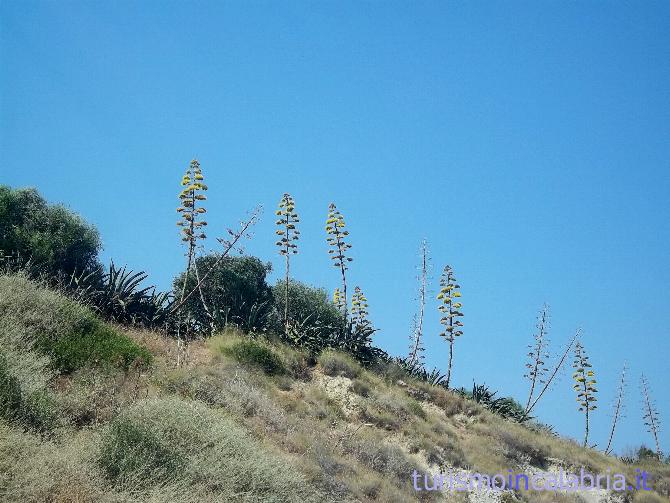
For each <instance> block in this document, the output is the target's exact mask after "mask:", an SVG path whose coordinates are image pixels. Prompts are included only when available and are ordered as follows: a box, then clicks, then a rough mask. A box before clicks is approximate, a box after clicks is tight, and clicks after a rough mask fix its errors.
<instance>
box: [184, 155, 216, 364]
mask: <svg viewBox="0 0 670 503" xmlns="http://www.w3.org/2000/svg"><path fill="white" fill-rule="evenodd" d="M204 180H205V177H204V175H203V174H202V169H201V168H200V163H199V162H198V161H197V160H196V159H193V160H192V161H191V163H190V164H189V167H188V168H187V169H186V172H185V173H184V176H183V177H182V180H181V186H182V187H183V189H182V190H181V192H180V193H179V202H180V205H179V207H178V208H177V213H179V215H180V219H179V221H178V222H177V225H178V226H179V227H181V232H180V234H181V240H182V242H183V243H184V244H185V245H186V257H187V265H186V274H185V275H184V284H183V286H182V290H181V296H180V302H183V301H184V298H185V296H186V286H187V283H188V279H189V275H190V274H191V271H192V270H193V272H195V277H196V284H197V285H198V292H199V294H200V300H201V302H202V305H203V308H204V309H205V312H206V313H207V316H208V317H209V319H210V327H211V328H213V326H214V325H213V316H212V313H211V312H210V310H209V308H208V307H207V303H206V302H205V297H204V295H203V293H202V288H200V285H201V281H200V274H199V272H198V266H197V264H196V252H197V249H198V242H200V241H202V240H204V239H205V238H206V237H207V235H206V234H205V232H204V227H205V226H207V221H206V220H205V219H204V214H205V213H207V209H206V208H205V207H204V206H203V205H204V201H206V200H207V196H206V195H205V192H206V191H207V185H206V184H205V182H204ZM177 344H178V345H179V347H178V356H177V364H180V363H181V349H183V348H182V346H183V344H184V341H183V340H182V334H181V323H179V328H178V334H177Z"/></svg>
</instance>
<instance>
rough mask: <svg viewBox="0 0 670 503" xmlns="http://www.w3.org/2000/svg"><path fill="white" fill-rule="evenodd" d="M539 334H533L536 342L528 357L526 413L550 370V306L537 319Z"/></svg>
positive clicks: (529, 347) (541, 311) (545, 306)
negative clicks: (537, 388) (548, 334)
mask: <svg viewBox="0 0 670 503" xmlns="http://www.w3.org/2000/svg"><path fill="white" fill-rule="evenodd" d="M536 326H537V332H535V334H533V338H534V339H535V342H534V343H533V344H531V345H529V346H528V349H529V350H530V351H529V353H528V357H529V359H530V361H529V362H528V363H526V368H527V369H528V373H527V374H526V375H525V376H524V377H526V378H527V379H528V380H529V381H530V390H529V391H528V401H527V402H526V407H525V408H524V411H525V412H528V409H529V408H530V404H531V400H532V399H533V393H534V392H535V387H536V385H537V384H544V383H546V382H547V381H546V374H547V372H549V369H548V368H547V367H546V366H545V365H546V364H547V363H546V362H547V361H548V360H549V353H548V351H547V346H548V345H549V340H548V339H547V332H548V331H549V306H547V304H545V305H544V306H543V307H542V309H541V310H540V314H539V316H538V318H537V325H536Z"/></svg>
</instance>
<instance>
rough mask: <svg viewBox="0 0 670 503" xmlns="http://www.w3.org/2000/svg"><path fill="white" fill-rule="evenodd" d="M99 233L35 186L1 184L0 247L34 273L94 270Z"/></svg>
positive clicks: (57, 275) (52, 274)
mask: <svg viewBox="0 0 670 503" xmlns="http://www.w3.org/2000/svg"><path fill="white" fill-rule="evenodd" d="M100 248H101V243H100V236H99V235H98V231H97V230H96V229H95V227H93V226H91V225H89V224H87V223H86V222H84V220H82V219H81V218H80V217H79V216H78V215H75V214H74V213H72V212H71V211H69V210H68V209H66V208H64V207H63V206H53V205H49V204H47V202H46V201H45V200H44V198H42V197H41V196H40V195H39V193H38V192H37V191H36V190H35V189H11V188H10V187H7V186H5V185H0V250H1V251H2V252H4V254H5V255H9V256H11V257H12V258H13V259H14V260H15V261H18V262H19V265H25V264H26V261H27V260H29V261H30V263H31V264H32V266H33V270H34V271H36V272H42V273H44V274H46V275H48V276H49V277H52V278H55V277H59V276H69V275H71V274H72V273H74V272H82V271H87V270H93V269H96V268H97V267H98V266H99V264H98V251H99V250H100Z"/></svg>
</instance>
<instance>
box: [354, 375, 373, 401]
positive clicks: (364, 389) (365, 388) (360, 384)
mask: <svg viewBox="0 0 670 503" xmlns="http://www.w3.org/2000/svg"><path fill="white" fill-rule="evenodd" d="M351 390H352V391H353V392H354V393H356V394H357V395H360V396H362V397H364V398H365V397H368V396H370V385H369V384H368V383H366V382H365V381H362V380H361V379H354V382H353V383H352V384H351Z"/></svg>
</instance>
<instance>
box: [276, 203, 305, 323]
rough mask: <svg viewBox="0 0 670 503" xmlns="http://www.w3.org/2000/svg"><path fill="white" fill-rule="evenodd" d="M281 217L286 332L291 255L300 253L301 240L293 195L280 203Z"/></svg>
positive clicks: (280, 240)
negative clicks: (284, 266) (284, 267)
mask: <svg viewBox="0 0 670 503" xmlns="http://www.w3.org/2000/svg"><path fill="white" fill-rule="evenodd" d="M276 215H277V216H278V217H279V218H278V219H277V221H276V224H277V225H278V226H279V229H277V231H276V234H277V236H279V240H278V241H277V246H278V247H279V254H280V255H282V256H283V257H284V260H285V261H286V279H285V281H284V330H285V332H286V333H288V331H289V304H290V299H291V296H290V295H289V271H290V265H291V261H290V258H291V255H292V254H293V255H295V254H297V253H298V245H297V244H296V241H297V240H298V239H299V238H300V231H299V230H298V229H297V228H296V224H297V223H298V222H300V219H299V218H298V214H297V213H296V211H295V201H293V197H291V194H288V193H286V194H284V195H283V196H282V198H281V200H280V201H279V209H278V210H277V211H276Z"/></svg>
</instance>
